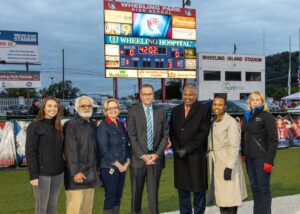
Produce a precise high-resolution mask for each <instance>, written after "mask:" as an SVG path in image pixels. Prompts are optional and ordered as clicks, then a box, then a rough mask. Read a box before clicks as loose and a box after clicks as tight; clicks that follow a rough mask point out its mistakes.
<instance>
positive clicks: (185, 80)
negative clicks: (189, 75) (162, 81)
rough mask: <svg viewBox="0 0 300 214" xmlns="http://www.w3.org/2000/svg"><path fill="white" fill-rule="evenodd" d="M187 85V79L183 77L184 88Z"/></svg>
mask: <svg viewBox="0 0 300 214" xmlns="http://www.w3.org/2000/svg"><path fill="white" fill-rule="evenodd" d="M186 85H187V79H183V88H184V87H185V86H186Z"/></svg>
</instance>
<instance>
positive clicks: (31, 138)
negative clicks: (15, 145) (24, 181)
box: [26, 97, 65, 214]
mask: <svg viewBox="0 0 300 214" xmlns="http://www.w3.org/2000/svg"><path fill="white" fill-rule="evenodd" d="M59 110H60V105H59V101H58V100H57V99H56V98H54V97H47V98H45V100H44V104H43V106H42V108H41V109H40V111H39V113H38V115H37V117H36V119H35V121H33V122H32V123H31V124H30V125H29V126H28V128H27V137H26V160H27V165H28V171H29V176H30V184H31V185H32V187H33V192H34V197H35V213H36V214H52V213H56V204H57V199H58V195H59V193H60V190H61V185H62V182H63V172H64V165H65V162H64V157H63V132H62V125H61V118H60V114H59Z"/></svg>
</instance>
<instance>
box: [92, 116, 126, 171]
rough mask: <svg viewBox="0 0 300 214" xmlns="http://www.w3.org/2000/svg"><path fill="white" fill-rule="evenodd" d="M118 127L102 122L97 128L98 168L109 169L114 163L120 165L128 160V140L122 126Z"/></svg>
mask: <svg viewBox="0 0 300 214" xmlns="http://www.w3.org/2000/svg"><path fill="white" fill-rule="evenodd" d="M119 124H120V127H117V126H116V125H115V124H114V123H110V122H108V121H107V120H103V121H102V122H101V124H100V125H99V126H98V128H97V143H98V148H99V151H100V153H101V155H100V158H99V159H100V168H111V167H112V166H113V165H112V164H113V163H114V162H115V161H119V162H120V163H121V164H122V165H124V164H125V162H126V161H127V158H129V139H128V135H127V131H126V129H125V127H124V125H123V124H122V123H121V122H120V123H119Z"/></svg>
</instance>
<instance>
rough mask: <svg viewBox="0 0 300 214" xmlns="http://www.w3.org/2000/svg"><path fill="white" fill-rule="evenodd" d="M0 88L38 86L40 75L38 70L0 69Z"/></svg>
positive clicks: (39, 84) (39, 85)
mask: <svg viewBox="0 0 300 214" xmlns="http://www.w3.org/2000/svg"><path fill="white" fill-rule="evenodd" d="M0 84H1V87H2V88H39V87H41V77H40V72H39V71H1V73H0Z"/></svg>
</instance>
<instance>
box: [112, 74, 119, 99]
mask: <svg viewBox="0 0 300 214" xmlns="http://www.w3.org/2000/svg"><path fill="white" fill-rule="evenodd" d="M113 88H114V89H113V90H114V98H115V99H118V78H116V77H114V78H113Z"/></svg>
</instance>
